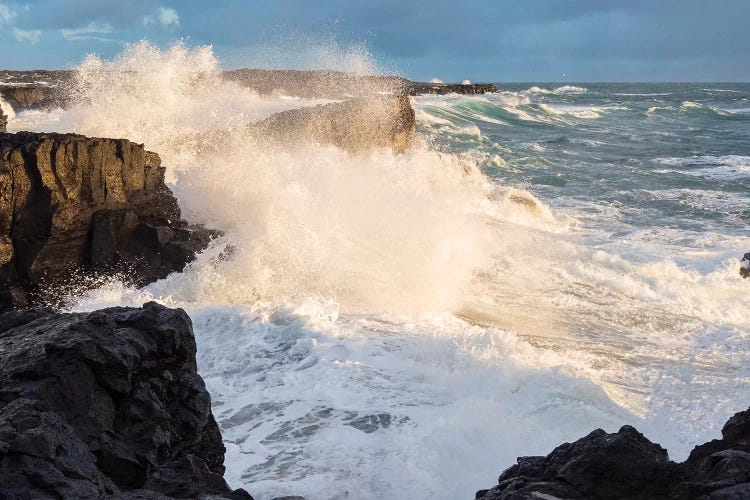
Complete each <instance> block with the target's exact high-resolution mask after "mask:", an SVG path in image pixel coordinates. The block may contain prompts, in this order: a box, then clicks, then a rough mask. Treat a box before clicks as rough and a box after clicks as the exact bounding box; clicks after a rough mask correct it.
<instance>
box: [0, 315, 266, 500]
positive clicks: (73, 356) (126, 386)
mask: <svg viewBox="0 0 750 500" xmlns="http://www.w3.org/2000/svg"><path fill="white" fill-rule="evenodd" d="M0 353H2V355H0V498H2V499H3V500H21V499H24V500H26V499H35V500H47V499H50V500H51V499H60V498H66V499H67V498H76V499H82V500H87V499H103V498H109V499H122V500H126V499H127V500H135V499H143V500H166V499H170V498H200V499H206V500H208V499H234V500H243V499H244V500H252V497H251V496H250V494H248V493H247V492H246V491H245V490H235V491H232V490H231V489H230V488H229V487H228V486H227V484H226V482H225V481H224V479H223V473H224V452H225V448H224V445H223V443H222V440H221V434H220V432H219V427H218V425H217V424H216V421H215V420H214V417H213V415H212V413H211V399H210V396H209V394H208V392H207V391H206V388H205V385H204V383H203V380H202V379H201V377H200V376H199V375H198V373H197V370H196V358H195V354H196V345H195V338H194V336H193V329H192V323H191V321H190V318H189V317H188V315H187V314H186V313H185V312H184V311H183V310H181V309H168V308H166V307H164V306H161V305H159V304H156V303H155V302H150V303H147V304H145V305H144V306H143V307H142V308H126V307H113V308H109V309H103V310H100V311H95V312H91V313H74V314H60V313H55V312H52V311H50V310H45V309H32V310H29V311H26V312H21V311H11V312H8V313H5V314H4V315H2V316H0Z"/></svg>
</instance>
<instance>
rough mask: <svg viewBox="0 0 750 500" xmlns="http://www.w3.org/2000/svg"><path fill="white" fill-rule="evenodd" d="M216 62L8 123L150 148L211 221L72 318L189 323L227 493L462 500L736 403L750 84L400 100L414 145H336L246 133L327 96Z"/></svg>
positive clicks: (139, 54) (132, 53)
mask: <svg viewBox="0 0 750 500" xmlns="http://www.w3.org/2000/svg"><path fill="white" fill-rule="evenodd" d="M356 66H357V68H360V69H361V68H368V70H372V69H374V68H372V66H371V65H369V63H368V61H362V60H357V64H356ZM220 70H221V67H220V63H219V61H218V60H217V59H216V58H215V56H214V55H213V54H212V52H211V50H210V49H209V48H189V47H186V46H184V45H180V44H178V45H175V46H173V47H171V48H168V49H159V48H156V47H154V46H152V45H150V44H148V43H145V42H142V43H139V44H136V45H133V46H130V47H129V48H127V49H126V50H125V51H124V52H123V53H122V54H120V55H119V56H118V57H116V58H114V59H113V60H109V61H107V60H101V59H98V58H96V57H89V58H87V59H86V60H85V61H83V62H82V64H81V65H80V66H79V67H78V68H77V71H76V75H75V89H76V95H77V97H76V101H75V103H74V104H73V105H72V106H70V107H69V108H66V109H58V110H48V111H34V110H31V111H23V112H18V113H16V114H15V115H14V116H13V115H12V116H11V119H10V123H9V128H10V129H11V130H22V129H32V130H39V131H71V132H77V133H82V134H86V135H90V136H104V137H127V138H129V139H131V140H133V141H136V142H143V143H144V144H145V146H146V147H147V148H148V149H150V150H153V151H157V152H158V153H159V154H160V155H161V157H162V160H163V164H164V165H165V166H166V167H167V168H168V172H167V177H168V180H169V182H170V184H171V187H172V189H173V190H174V191H175V193H176V195H177V196H178V199H179V202H180V205H181V207H182V208H183V211H184V212H185V215H186V217H187V218H189V219H191V220H194V221H196V222H204V223H206V224H208V225H210V226H211V227H218V228H220V229H222V230H224V231H225V236H224V237H223V238H222V240H221V241H217V242H215V244H214V245H213V246H212V247H210V248H209V249H208V250H206V251H205V252H204V253H203V254H202V255H200V256H199V258H198V260H197V261H196V262H194V263H192V264H191V265H189V267H188V268H187V270H186V271H185V272H184V273H180V274H174V275H171V276H169V277H168V278H167V279H165V280H162V281H159V282H157V283H154V284H152V285H149V286H147V287H145V288H142V289H137V288H134V287H130V286H127V285H125V284H123V283H121V282H119V281H116V280H115V281H111V282H108V283H104V284H102V286H100V287H99V288H97V289H96V290H93V291H91V292H88V293H85V294H83V295H78V296H74V297H71V298H70V303H71V305H70V308H71V309H74V310H93V309H97V308H100V307H104V306H110V305H136V306H138V305H141V304H142V303H143V302H145V301H148V300H157V301H159V302H162V303H164V304H166V305H170V306H176V307H182V308H184V309H185V310H186V311H188V313H189V314H190V316H191V318H192V319H193V322H194V326H195V332H196V337H197V342H198V362H199V371H200V373H201V375H202V376H203V378H204V379H205V380H206V383H207V386H208V388H209V391H210V392H211V394H212V397H213V410H214V413H215V415H216V418H217V420H218V421H219V424H220V426H221V428H222V433H223V436H224V439H225V444H226V446H227V460H226V465H227V475H226V477H227V480H228V481H229V483H230V485H231V486H233V487H235V488H236V487H241V486H243V485H248V489H249V490H251V491H253V494H254V495H256V494H257V497H258V498H260V499H264V498H272V497H274V496H278V495H293V494H304V495H305V497H306V498H308V499H311V500H313V499H332V498H362V499H366V498H445V499H451V500H452V499H455V498H470V496H471V495H472V494H473V491H474V490H475V489H477V487H479V486H481V485H485V484H489V483H492V482H494V480H495V478H496V476H497V474H498V472H499V471H500V469H501V468H503V467H505V466H507V465H510V464H512V463H514V461H515V457H516V456H518V455H531V454H545V453H547V452H548V451H549V450H551V449H552V448H553V447H554V446H555V445H557V444H558V443H560V442H561V441H565V440H568V441H569V440H573V439H576V438H578V437H580V436H582V435H584V434H586V433H588V432H589V431H590V430H591V429H593V428H595V427H602V428H604V429H606V430H609V431H612V430H615V429H617V428H618V427H619V426H620V425H622V424H626V423H627V424H633V425H636V426H637V427H638V428H639V429H641V430H642V431H643V432H644V433H645V434H646V435H647V437H649V438H650V439H652V440H654V441H657V442H660V443H661V444H662V445H663V446H665V447H667V448H668V449H669V450H670V452H671V453H672V458H674V459H682V458H684V457H685V456H686V455H687V453H688V452H689V450H690V449H691V447H692V446H693V445H694V444H696V443H699V442H703V441H706V440H708V439H711V438H713V437H715V436H716V435H717V434H718V428H717V426H719V425H721V423H722V422H724V421H725V420H726V419H727V417H728V416H730V415H731V414H732V413H734V412H735V411H738V410H740V409H742V408H744V407H745V406H746V402H747V400H748V396H750V389H749V388H750V384H748V380H749V378H750V369H748V368H747V367H748V366H750V363H748V361H750V359H748V358H749V357H750V349H748V347H750V338H749V336H750V335H749V333H748V332H750V310H748V308H747V307H746V306H745V305H744V304H743V303H742V297H744V296H745V295H746V290H747V286H746V283H744V282H743V281H742V280H741V279H739V277H738V276H737V269H738V267H739V259H738V257H739V256H740V255H741V254H742V253H743V252H744V251H747V250H748V249H750V235H749V234H748V233H747V230H746V229H745V228H746V227H747V221H748V217H750V214H749V213H748V211H747V204H746V200H747V198H746V196H747V195H748V186H749V185H750V172H748V168H750V167H748V158H750V151H748V150H747V149H746V146H745V145H743V144H747V143H748V142H747V128H746V124H747V122H746V121H745V120H747V114H746V111H743V109H744V108H743V106H744V107H745V108H746V107H747V105H746V104H743V102H744V103H746V102H747V101H746V99H747V97H748V94H749V92H748V90H749V89H748V87H747V86H744V87H743V86H730V87H731V88H726V87H709V88H708V89H709V90H704V87H706V85H705V84H703V85H700V86H698V87H680V86H677V87H669V86H651V87H649V86H646V87H639V86H637V85H631V86H627V85H623V86H619V87H618V86H610V87H607V86H596V85H590V84H575V85H571V84H556V85H549V84H514V85H505V86H503V85H502V84H501V85H499V87H500V88H501V92H499V93H498V94H494V95H489V96H476V97H474V96H472V97H467V96H441V97H432V96H424V97H416V98H414V99H413V100H412V105H413V107H414V108H415V109H416V111H417V119H418V127H419V132H420V138H421V139H420V143H419V144H418V145H416V146H415V147H414V148H413V149H411V150H410V151H408V152H406V153H404V154H401V155H396V154H394V153H392V152H390V151H386V150H381V151H375V152H373V153H371V154H367V155H352V154H349V153H346V152H343V151H341V150H339V149H336V148H335V147H333V146H326V145H319V146H309V147H306V148H304V149H299V148H288V149H279V148H268V147H267V145H266V144H265V143H263V142H262V141H258V140H257V139H254V138H251V137H250V136H248V135H247V133H246V131H245V129H244V126H245V125H246V124H247V123H249V122H253V121H257V120H260V119H263V118H265V117H267V116H269V115H271V114H272V113H275V112H277V111H281V110H286V109H291V108H297V107H303V106H312V105H316V104H319V103H321V102H328V101H323V100H319V99H317V100H316V99H302V98H297V97H293V96H265V97H262V96H259V95H257V94H255V93H253V92H251V91H250V90H248V89H246V88H242V87H240V86H238V85H237V84H235V83H232V82H229V81H226V80H224V79H222V78H221V77H220ZM123 74H128V75H130V76H131V77H129V78H122V75H123ZM742 99H745V101H743V100H742ZM743 124H744V125H743ZM686 131H689V132H690V133H687V132H686ZM743 131H744V132H743ZM216 132H221V133H222V134H224V135H223V137H224V138H225V140H223V141H222V143H221V144H222V146H221V147H214V146H215V144H214V143H213V142H212V134H213V133H216ZM743 134H744V135H743ZM227 137H228V139H227ZM743 141H744V142H743ZM743 200H744V201H743ZM227 243H229V244H231V245H232V247H233V248H234V249H235V251H234V254H233V256H232V258H231V259H222V258H219V254H220V252H221V251H222V249H223V248H224V246H225V245H226V244H227Z"/></svg>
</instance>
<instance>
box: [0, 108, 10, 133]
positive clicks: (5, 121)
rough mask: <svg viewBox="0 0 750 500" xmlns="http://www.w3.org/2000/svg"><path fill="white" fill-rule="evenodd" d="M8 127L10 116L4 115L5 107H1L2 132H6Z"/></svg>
mask: <svg viewBox="0 0 750 500" xmlns="http://www.w3.org/2000/svg"><path fill="white" fill-rule="evenodd" d="M7 126H8V116H7V115H6V114H5V113H3V107H2V106H0V132H5V129H6V127H7Z"/></svg>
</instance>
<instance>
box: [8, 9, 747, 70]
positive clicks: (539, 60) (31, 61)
mask: <svg viewBox="0 0 750 500" xmlns="http://www.w3.org/2000/svg"><path fill="white" fill-rule="evenodd" d="M0 5H5V6H7V7H9V8H11V9H14V11H15V12H16V15H15V17H14V19H13V23H15V24H14V27H16V26H17V27H18V28H19V29H22V30H39V31H40V32H41V35H40V38H39V41H38V43H35V44H31V43H30V41H29V38H28V37H26V39H25V40H24V39H21V40H17V39H15V38H16V37H14V36H13V31H12V27H11V26H10V25H9V24H8V23H6V25H5V26H3V25H2V24H0V43H2V44H3V45H2V46H0V61H10V62H13V63H15V64H16V65H21V64H24V62H25V64H26V66H46V67H56V66H62V65H65V64H67V63H72V62H75V60H77V59H80V57H81V55H83V54H84V53H86V52H100V53H102V54H103V55H105V56H111V55H113V54H114V53H116V52H117V51H118V50H119V49H120V47H119V46H117V45H116V44H113V43H111V42H107V41H102V40H94V39H92V40H89V41H88V42H85V41H83V40H65V43H60V33H61V30H62V29H67V30H72V29H82V28H85V27H87V26H90V25H91V23H94V25H93V26H94V27H97V26H98V27H102V26H104V27H106V28H107V29H108V30H110V31H111V32H112V33H111V35H112V36H111V37H110V38H115V39H118V40H120V39H121V40H138V39H140V38H144V37H145V38H149V39H153V40H156V41H157V42H160V43H166V42H169V41H172V40H176V39H179V38H181V37H185V38H187V39H188V40H189V43H195V44H213V45H214V46H215V50H216V52H217V54H218V55H219V56H220V57H224V58H225V60H226V62H227V64H228V65H231V66H243V65H263V64H266V63H268V61H266V60H265V59H267V58H269V54H272V53H273V52H274V47H276V46H278V47H280V48H279V49H277V52H278V53H277V54H276V55H277V56H278V57H277V58H276V64H277V65H278V64H284V63H287V64H292V63H293V61H294V60H293V59H290V58H288V57H284V55H283V54H282V52H284V51H287V52H290V53H292V54H291V55H294V54H293V53H294V52H295V51H302V49H304V48H306V47H305V46H308V45H311V44H315V43H324V42H325V41H327V40H332V39H335V40H336V41H337V43H339V44H342V45H347V44H361V43H364V44H366V46H367V47H368V50H369V51H370V52H371V53H372V54H373V55H374V56H375V57H376V59H377V60H378V61H380V62H382V63H383V64H384V66H385V67H387V68H391V67H393V68H399V69H401V70H402V71H403V72H405V73H406V74H408V75H409V76H412V77H415V78H423V79H424V78H429V77H431V76H439V77H441V78H443V79H454V80H455V79H463V78H471V79H484V80H554V79H558V78H559V77H560V74H561V73H567V74H568V78H569V79H572V80H748V79H750V30H748V29H746V26H747V20H748V18H749V16H750V2H748V1H747V0H713V1H705V0H663V1H655V0H650V1H646V0H631V1H607V0H527V1H522V0H495V1H492V0H474V1H465V2H456V1H455V0H452V1H449V0H431V1H423V0H413V1H406V0H398V1H397V0H383V1H369V2H366V1H358V0H349V1H344V0H331V1H324V2H312V1H305V0H281V1H250V2H239V1H228V0H223V1H221V0H220V1H215V2H205V1H201V2H197V1H173V2H171V3H169V2H167V3H163V4H155V3H153V2H147V1H132V2H125V1H112V0H105V1H102V0H97V1H94V0H75V1H71V2H60V1H52V0H40V1H31V2H23V3H20V2H15V1H10V0H0ZM26 6H28V7H26ZM158 8H169V9H173V10H174V11H175V12H176V13H177V14H178V15H179V23H171V24H168V25H167V24H164V23H159V22H157V21H158V16H157V15H156V14H155V12H156V9H158ZM148 16H151V17H150V19H152V21H153V22H147V21H144V20H145V19H146V18H148ZM154 20H155V21H154ZM3 31H4V33H3ZM21 38H23V37H21ZM42 49H44V50H42ZM297 63H298V64H304V61H301V62H300V61H297ZM2 65H6V64H2Z"/></svg>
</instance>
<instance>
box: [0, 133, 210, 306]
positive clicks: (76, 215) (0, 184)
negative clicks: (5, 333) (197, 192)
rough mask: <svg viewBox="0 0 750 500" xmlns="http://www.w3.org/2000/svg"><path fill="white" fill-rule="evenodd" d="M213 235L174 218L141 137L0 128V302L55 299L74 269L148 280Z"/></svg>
mask: <svg viewBox="0 0 750 500" xmlns="http://www.w3.org/2000/svg"><path fill="white" fill-rule="evenodd" d="M217 235H218V233H217V232H216V231H210V230H206V229H204V228H202V227H200V226H190V225H188V223H187V222H185V221H183V220H180V209H179V207H178V206H177V201H176V200H175V198H174V196H173V195H172V193H171V192H170V190H169V188H168V187H167V186H166V185H165V184H164V168H162V167H161V161H160V159H159V157H158V155H156V154H155V153H151V152H149V151H145V150H144V148H143V145H140V144H135V143H132V142H130V141H128V140H125V139H98V138H88V137H84V136H81V135H75V134H42V133H31V132H19V133H17V134H0V310H7V309H9V308H12V307H25V306H28V305H29V304H30V303H31V302H34V301H39V300H54V298H55V295H56V294H58V295H59V293H61V292H62V290H60V288H61V287H62V286H63V284H65V283H68V282H70V281H71V277H72V276H77V275H79V274H88V275H101V274H113V273H121V274H123V276H126V277H127V278H128V279H129V280H130V281H132V282H133V283H134V284H136V285H144V284H147V283H150V282H152V281H155V280H157V279H161V278H164V277H166V276H167V275H168V274H169V273H171V272H173V271H181V270H182V269H183V268H184V267H185V265H186V264H187V263H188V262H190V261H191V260H193V259H194V258H195V253H196V252H197V251H200V250H202V249H204V248H205V247H206V246H207V245H208V242H209V241H210V239H211V238H212V237H215V236H217Z"/></svg>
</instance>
